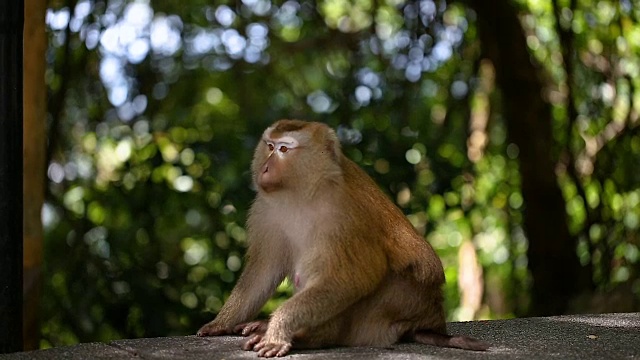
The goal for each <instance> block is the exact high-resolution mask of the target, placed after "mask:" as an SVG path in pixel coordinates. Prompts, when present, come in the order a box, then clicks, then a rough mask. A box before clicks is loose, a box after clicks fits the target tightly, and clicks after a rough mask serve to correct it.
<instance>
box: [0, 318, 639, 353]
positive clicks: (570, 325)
mask: <svg viewBox="0 0 640 360" xmlns="http://www.w3.org/2000/svg"><path fill="white" fill-rule="evenodd" d="M449 332H450V333H453V334H464V335H469V336H473V337H476V338H478V339H481V340H484V341H486V342H489V343H490V344H492V347H491V348H490V349H489V350H488V351H487V352H473V351H464V350H458V349H445V348H436V347H432V346H427V345H420V344H399V345H395V346H393V347H391V348H334V349H324V350H312V351H311V350H305V351H296V350H294V351H293V352H292V353H291V354H290V355H289V357H290V358H292V359H314V360H315V359H353V360H365V359H380V360H385V359H386V360H413V359H586V360H589V359H630V358H640V313H626V314H604V315H575V316H557V317H547V318H522V319H512V320H493V321H473V322H466V323H450V324H449ZM242 341H243V339H242V338H240V337H232V336H224V337H212V338H198V337H196V336H183V337H166V338H146V339H127V340H117V341H112V342H109V343H106V344H103V343H88V344H79V345H75V346H66V347H58V348H53V349H47V350H38V351H31V352H23V353H13V354H6V355H0V360H21V359H34V360H45V359H192V360H199V359H203V360H204V359H207V360H209V359H228V360H231V359H255V358H257V356H256V354H255V353H253V352H248V351H242V350H240V344H241V343H242Z"/></svg>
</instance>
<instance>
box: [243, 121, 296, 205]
mask: <svg viewBox="0 0 640 360" xmlns="http://www.w3.org/2000/svg"><path fill="white" fill-rule="evenodd" d="M265 135H267V136H263V138H262V141H261V143H260V144H259V145H258V148H257V149H256V154H255V160H254V180H255V182H256V185H257V186H259V187H260V189H261V190H262V191H264V192H267V193H270V192H273V191H276V190H279V189H281V188H282V187H284V186H285V185H287V182H286V180H287V175H288V174H287V171H288V169H290V168H291V167H292V163H293V160H292V158H294V157H295V156H296V152H297V151H299V150H300V143H299V142H298V140H297V139H296V138H294V137H293V136H282V137H272V136H270V135H271V134H270V133H269V134H267V133H266V132H265Z"/></svg>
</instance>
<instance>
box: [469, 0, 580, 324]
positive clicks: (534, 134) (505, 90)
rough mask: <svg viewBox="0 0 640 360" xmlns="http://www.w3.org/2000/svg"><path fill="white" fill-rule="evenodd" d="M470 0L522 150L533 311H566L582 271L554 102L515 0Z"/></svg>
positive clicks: (509, 123)
mask: <svg viewBox="0 0 640 360" xmlns="http://www.w3.org/2000/svg"><path fill="white" fill-rule="evenodd" d="M470 3H471V6H472V8H474V9H475V11H476V12H477V14H478V22H477V24H478V33H479V36H480V40H481V42H482V51H483V55H484V56H485V57H487V58H488V59H489V60H491V61H492V62H493V64H494V66H495V69H496V80H497V83H498V85H499V87H500V88H501V90H502V92H501V94H502V100H503V113H504V115H505V121H506V125H507V132H508V140H509V142H511V143H514V144H516V145H517V146H518V148H519V150H520V152H519V158H518V160H519V167H520V176H521V184H522V197H523V199H524V202H525V212H524V228H525V231H526V233H527V237H528V239H529V248H528V251H527V256H528V261H529V263H528V264H529V270H530V272H531V276H532V278H533V287H532V289H531V306H530V307H529V314H530V315H553V314H562V313H565V312H566V311H567V310H568V308H567V307H568V303H569V300H570V298H571V297H572V296H573V295H575V294H576V292H577V291H578V290H579V289H580V286H581V283H582V282H581V281H580V280H579V279H580V278H581V276H582V275H583V271H582V268H581V266H580V263H579V261H578V257H577V255H576V243H575V239H573V237H572V236H571V234H570V233H569V228H568V226H567V215H566V211H565V201H564V199H563V197H562V193H561V191H560V187H559V185H558V182H557V178H556V175H555V172H554V168H555V162H554V160H553V156H552V153H551V149H552V145H553V138H552V134H551V121H552V119H551V107H550V105H549V104H548V103H547V102H546V101H545V100H544V98H543V95H542V93H543V83H542V81H541V80H540V77H539V75H540V74H541V73H540V72H539V67H537V66H536V64H535V63H534V61H535V60H534V59H532V57H531V56H530V54H529V52H528V49H527V44H526V40H525V35H524V31H523V29H522V26H521V24H520V21H519V19H518V16H517V13H516V9H515V8H514V7H513V4H512V2H511V1H509V0H484V1H479V0H476V1H471V2H470Z"/></svg>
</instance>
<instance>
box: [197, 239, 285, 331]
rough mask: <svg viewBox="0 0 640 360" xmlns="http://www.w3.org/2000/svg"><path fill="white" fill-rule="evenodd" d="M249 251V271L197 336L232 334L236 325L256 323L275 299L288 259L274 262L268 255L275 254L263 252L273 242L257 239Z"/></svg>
mask: <svg viewBox="0 0 640 360" xmlns="http://www.w3.org/2000/svg"><path fill="white" fill-rule="evenodd" d="M255 240H257V241H255V242H253V243H252V244H251V245H250V246H249V249H248V250H247V257H246V260H247V261H246V267H245V269H244V270H243V272H242V275H240V279H238V283H237V284H236V286H235V287H234V288H233V290H232V291H231V296H229V299H228V300H227V301H226V302H225V304H224V306H223V307H222V309H221V310H220V312H219V313H218V316H216V318H215V319H214V320H213V321H211V322H209V323H207V324H205V325H204V326H203V327H202V328H200V330H198V333H197V335H198V336H215V335H225V334H232V333H233V331H234V327H235V325H237V324H239V323H243V322H246V321H249V320H251V319H253V318H254V317H255V316H256V315H257V314H258V312H259V311H260V308H262V306H263V305H264V304H265V302H266V301H267V300H268V299H269V298H270V297H271V295H273V292H274V291H275V289H276V287H277V286H278V285H279V284H280V283H281V282H282V280H283V279H284V276H285V264H286V259H283V260H282V261H273V259H272V258H270V256H269V254H270V253H271V252H273V251H274V249H270V251H265V249H262V248H263V247H264V245H265V244H272V245H273V246H275V245H276V244H274V242H270V241H262V240H264V239H255Z"/></svg>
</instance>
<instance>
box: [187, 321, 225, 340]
mask: <svg viewBox="0 0 640 360" xmlns="http://www.w3.org/2000/svg"><path fill="white" fill-rule="evenodd" d="M227 334H231V331H229V329H227V328H226V327H224V326H222V325H220V324H216V323H215V321H212V322H210V323H207V324H205V325H204V326H202V327H201V328H200V330H198V332H197V333H196V335H197V336H200V337H202V336H218V335H227Z"/></svg>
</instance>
